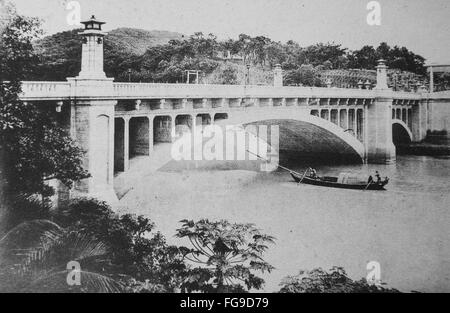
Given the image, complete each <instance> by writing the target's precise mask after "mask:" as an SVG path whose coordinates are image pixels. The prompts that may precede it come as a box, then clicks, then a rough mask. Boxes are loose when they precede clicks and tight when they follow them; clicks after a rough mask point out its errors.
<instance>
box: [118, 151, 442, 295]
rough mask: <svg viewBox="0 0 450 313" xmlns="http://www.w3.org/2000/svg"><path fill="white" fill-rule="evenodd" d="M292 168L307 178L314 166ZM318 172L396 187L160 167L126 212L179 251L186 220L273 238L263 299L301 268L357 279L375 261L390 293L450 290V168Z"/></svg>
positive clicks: (401, 164)
mask: <svg viewBox="0 0 450 313" xmlns="http://www.w3.org/2000/svg"><path fill="white" fill-rule="evenodd" d="M288 165H289V166H290V167H291V168H293V169H295V170H297V171H299V172H302V171H304V169H305V168H306V167H307V166H309V165H311V164H305V163H303V162H301V163H298V162H289V164H288ZM314 167H315V168H316V170H317V172H318V174H319V175H333V174H336V175H337V174H339V173H340V172H352V173H357V174H361V175H365V176H368V174H369V173H372V174H373V172H374V171H375V170H378V171H379V172H380V173H381V175H382V176H383V177H384V176H388V177H389V178H390V182H389V184H388V186H387V191H357V190H343V189H333V188H324V187H318V186H309V185H304V184H300V185H297V184H296V183H294V182H293V181H292V178H291V177H290V176H289V174H288V173H286V172H285V171H282V170H279V171H276V172H273V173H263V172H254V171H253V172H252V171H242V170H233V171H217V170H216V171H201V170H183V171H178V170H176V171H173V170H165V169H161V170H160V171H158V172H157V173H156V174H152V175H147V176H145V177H143V178H142V179H141V180H140V181H139V184H138V185H137V186H136V187H135V188H134V189H133V190H132V191H131V192H129V194H127V196H126V197H125V198H124V199H123V200H122V204H124V205H127V206H128V208H133V209H131V211H132V212H133V213H138V214H145V215H147V216H149V217H150V218H152V219H153V220H154V221H155V222H156V225H158V229H159V230H160V231H161V232H162V233H163V234H164V235H166V237H167V238H168V240H169V242H170V243H175V244H187V243H186V242H181V241H180V240H179V239H175V238H174V237H173V235H174V233H175V229H176V228H177V227H178V226H179V222H178V221H180V220H181V219H184V218H188V219H200V218H210V219H228V220H230V221H234V222H251V223H255V224H256V225H257V226H258V227H259V228H261V229H262V230H263V231H264V232H266V233H268V234H270V235H273V236H275V237H276V238H277V240H276V244H275V245H273V246H271V247H270V249H269V250H268V252H267V254H266V256H265V258H266V261H268V262H269V263H270V264H272V265H273V266H275V267H276V270H275V271H273V272H272V273H270V274H265V275H263V277H264V279H265V280H266V285H265V289H264V291H267V292H273V291H277V290H279V286H278V284H279V283H280V281H281V280H282V278H283V277H285V276H286V275H295V274H296V273H298V271H299V270H301V269H307V270H310V269H313V268H316V267H322V268H325V269H329V268H331V267H332V266H342V267H344V268H345V270H346V271H347V272H348V274H349V275H350V277H352V278H353V279H360V278H362V277H366V275H367V272H368V271H367V269H366V266H367V263H368V262H370V261H376V262H379V264H380V267H381V268H380V269H381V280H382V281H384V282H386V283H387V284H388V286H390V287H393V288H397V289H400V290H401V291H413V290H415V291H420V292H432V291H447V292H448V291H450V244H449V239H450V212H449V207H450V196H449V191H450V185H449V180H448V179H449V177H450V160H448V159H438V158H433V157H421V156H398V158H397V162H396V164H393V165H317V164H316V165H314ZM148 186H153V187H152V188H151V190H149V187H148ZM167 186H170V188H167ZM175 190H176V191H175ZM128 210H130V209H128Z"/></svg>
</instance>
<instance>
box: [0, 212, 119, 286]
mask: <svg viewBox="0 0 450 313" xmlns="http://www.w3.org/2000/svg"><path fill="white" fill-rule="evenodd" d="M106 251H107V247H106V246H105V245H104V244H103V243H102V242H100V241H98V240H96V239H95V238H93V237H92V236H90V235H88V234H86V233H81V232H78V231H71V230H69V229H64V228H62V227H60V226H59V225H57V224H55V223H53V222H51V221H49V220H33V221H27V222H24V223H21V224H20V225H18V226H16V227H14V228H13V229H12V230H10V231H9V232H8V233H7V234H6V235H5V236H4V237H3V238H1V239H0V291H1V292H40V293H41V292H119V291H121V290H122V289H123V287H122V285H121V284H120V283H119V282H117V281H115V280H114V279H113V278H111V277H109V276H106V275H104V274H103V273H98V272H92V271H90V270H89V269H90V268H92V267H93V265H94V264H95V263H96V262H98V261H99V259H100V258H101V257H102V256H104V255H105V254H106ZM69 262H77V264H79V265H80V268H79V270H80V272H79V273H78V274H79V275H80V276H79V278H80V280H79V282H80V284H81V285H73V286H71V285H69V284H68V283H67V277H68V276H69V275H70V274H71V271H72V268H69V269H68V264H69Z"/></svg>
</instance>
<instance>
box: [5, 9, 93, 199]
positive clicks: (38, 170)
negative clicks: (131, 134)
mask: <svg viewBox="0 0 450 313" xmlns="http://www.w3.org/2000/svg"><path fill="white" fill-rule="evenodd" d="M40 32H41V31H40V21H39V20H37V19H35V18H27V17H23V16H20V15H17V14H12V15H11V17H10V20H9V22H8V23H7V24H6V25H5V27H4V28H2V33H1V34H0V36H1V41H0V70H1V71H0V75H1V76H0V143H1V147H0V149H2V150H3V154H4V159H3V162H4V171H5V175H6V178H7V182H8V184H7V188H8V190H7V191H8V194H10V195H13V196H15V195H22V196H31V195H33V194H39V195H41V196H42V200H43V202H45V201H47V200H48V197H50V196H51V195H52V194H53V193H54V190H53V188H52V187H50V186H49V185H48V181H50V180H53V179H58V180H59V181H61V182H62V183H64V184H65V185H67V186H68V187H72V184H73V182H75V181H77V180H79V179H82V178H85V177H87V176H88V174H87V172H85V171H84V170H83V168H82V156H83V152H82V151H81V150H80V149H79V148H78V147H77V146H76V144H75V143H74V142H73V140H72V139H71V138H70V136H69V134H68V133H67V131H66V129H64V128H63V127H61V126H60V125H59V123H58V120H57V118H56V113H55V108H54V106H51V105H46V104H44V103H39V104H34V103H33V104H32V103H23V102H21V101H19V94H20V93H21V81H22V80H24V79H25V78H26V77H28V76H29V75H30V73H32V72H34V71H35V64H36V63H37V57H36V55H35V53H34V49H33V45H32V41H33V40H34V39H35V38H36V36H38V35H39V34H40Z"/></svg>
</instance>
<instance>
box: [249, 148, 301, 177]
mask: <svg viewBox="0 0 450 313" xmlns="http://www.w3.org/2000/svg"><path fill="white" fill-rule="evenodd" d="M247 152H248V153H250V154H253V155H254V156H256V157H257V158H258V159H261V160H263V161H265V162H269V160H267V159H265V158H263V157H261V156H259V155H258V154H256V153H253V152H251V151H250V150H247ZM278 167H279V168H281V169H283V170H285V171H288V172H290V173H295V174H297V175H299V176H300V175H301V174H300V173H298V172H296V171H293V170H291V169H289V168H287V167H284V166H282V165H280V164H278ZM305 174H306V172H305ZM302 180H303V178H302Z"/></svg>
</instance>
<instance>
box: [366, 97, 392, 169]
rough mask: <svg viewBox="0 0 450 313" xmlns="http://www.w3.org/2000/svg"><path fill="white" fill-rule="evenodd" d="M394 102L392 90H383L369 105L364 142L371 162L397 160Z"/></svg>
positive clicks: (385, 162) (368, 159) (387, 162)
mask: <svg viewBox="0 0 450 313" xmlns="http://www.w3.org/2000/svg"><path fill="white" fill-rule="evenodd" d="M392 102H393V99H392V96H391V94H390V91H382V92H379V94H377V96H376V97H375V99H374V101H371V102H370V103H369V104H368V105H367V109H366V112H367V113H366V116H367V118H366V125H367V127H366V129H365V133H366V135H365V138H366V140H365V143H364V144H365V146H366V154H367V161H368V162H369V163H381V164H391V163H394V162H395V159H396V152H395V146H394V143H393V142H392Z"/></svg>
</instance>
